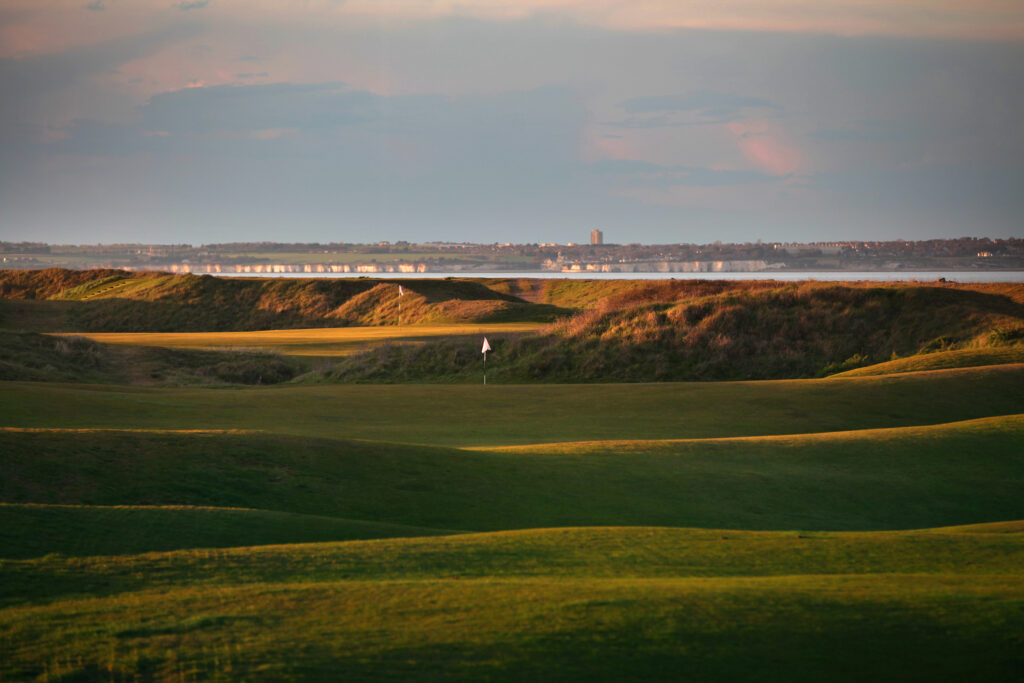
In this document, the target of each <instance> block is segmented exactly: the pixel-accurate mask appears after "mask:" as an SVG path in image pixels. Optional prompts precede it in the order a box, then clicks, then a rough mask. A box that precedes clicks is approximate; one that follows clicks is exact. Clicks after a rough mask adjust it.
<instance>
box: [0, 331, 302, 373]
mask: <svg viewBox="0 0 1024 683" xmlns="http://www.w3.org/2000/svg"><path fill="white" fill-rule="evenodd" d="M306 369H307V368H306V367H305V366H304V365H303V364H302V363H300V362H298V361H296V360H295V359H292V358H287V357H283V356H278V355H273V354H268V353H255V352H252V351H248V350H246V351H243V352H239V351H234V352H226V351H199V350H192V349H165V348H156V347H149V346H112V345H109V344H100V343H97V342H94V341H92V340H90V339H86V338H84V337H79V336H50V335H45V334H36V333H33V332H8V331H5V330H0V380H8V381H10V380H27V381H33V382H113V383H119V384H178V385H180V384H277V383H279V382H286V381H288V380H290V379H293V378H294V377H296V376H298V375H299V374H301V373H303V372H305V371H306Z"/></svg>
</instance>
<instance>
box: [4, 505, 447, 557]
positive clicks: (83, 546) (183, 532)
mask: <svg viewBox="0 0 1024 683" xmlns="http://www.w3.org/2000/svg"><path fill="white" fill-rule="evenodd" d="M438 533H444V532H442V531H439V530H436V529H425V528H422V527H412V526H402V525H399V524H385V523H373V522H363V521H359V520H351V519H341V518H337V517H318V516H314V515H299V514H294V513H287V512H272V511H267V510H249V509H245V508H229V507H215V508H211V507H193V506H180V505H179V506H132V505H118V506H91V505H36V504H29V505H18V504H11V503H0V557H5V558H10V557H39V556H42V555H47V554H49V553H58V554H61V555H122V554H125V553H142V552H151V551H154V550H178V549H180V548H214V547H225V546H244V545H269V544H275V543H309V542H312V541H345V540H351V539H361V538H389V537H396V536H431V535H434V534H438Z"/></svg>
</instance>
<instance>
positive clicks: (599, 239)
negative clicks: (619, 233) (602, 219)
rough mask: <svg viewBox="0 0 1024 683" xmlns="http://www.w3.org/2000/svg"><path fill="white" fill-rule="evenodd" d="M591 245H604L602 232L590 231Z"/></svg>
mask: <svg viewBox="0 0 1024 683" xmlns="http://www.w3.org/2000/svg"><path fill="white" fill-rule="evenodd" d="M590 243H591V244H604V233H603V232H601V231H600V230H591V231H590Z"/></svg>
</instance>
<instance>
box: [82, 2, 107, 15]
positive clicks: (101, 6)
mask: <svg viewBox="0 0 1024 683" xmlns="http://www.w3.org/2000/svg"><path fill="white" fill-rule="evenodd" d="M105 2H106V0H93V1H92V2H90V3H89V4H88V5H86V6H85V9H87V10H90V11H92V12H102V11H103V10H105V9H107V6H106V4H105Z"/></svg>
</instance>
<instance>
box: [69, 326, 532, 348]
mask: <svg viewBox="0 0 1024 683" xmlns="http://www.w3.org/2000/svg"><path fill="white" fill-rule="evenodd" d="M545 325H547V323H529V322H526V323H523V322H520V323H489V324H449V325H404V326H403V325H390V326H373V327H331V328H310V329H288V330H260V331H255V332H82V333H74V336H81V337H88V338H89V339H92V340H94V341H97V342H102V343H104V344H121V345H131V346H162V347H167V348H175V349H255V350H261V351H276V352H278V353H283V354H286V355H299V356H342V355H350V354H353V353H358V352H359V351H362V350H364V349H365V348H367V347H369V346H373V345H376V344H380V343H383V342H389V341H390V342H398V341H405V342H410V341H423V340H428V339H433V338H437V337H456V336H467V335H485V334H490V335H502V334H524V333H528V332H535V331H537V330H539V329H541V328H543V327H544V326H545Z"/></svg>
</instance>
